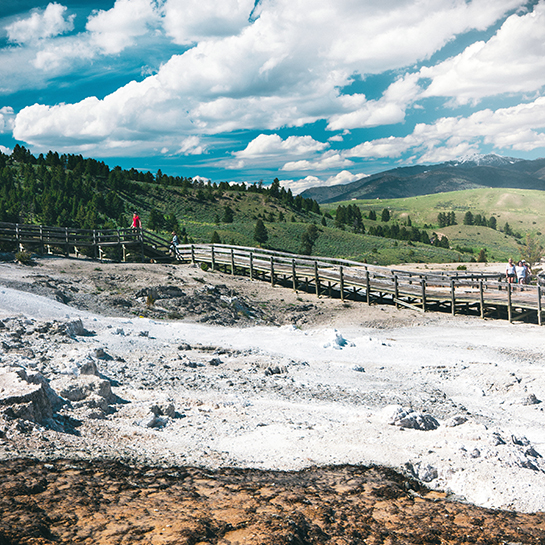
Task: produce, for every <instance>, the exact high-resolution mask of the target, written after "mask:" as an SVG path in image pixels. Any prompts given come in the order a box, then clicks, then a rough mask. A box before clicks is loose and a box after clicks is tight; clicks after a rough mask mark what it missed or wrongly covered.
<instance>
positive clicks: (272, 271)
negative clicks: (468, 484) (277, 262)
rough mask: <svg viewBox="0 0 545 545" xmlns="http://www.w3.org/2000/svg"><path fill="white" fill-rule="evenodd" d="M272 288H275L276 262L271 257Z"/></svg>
mask: <svg viewBox="0 0 545 545" xmlns="http://www.w3.org/2000/svg"><path fill="white" fill-rule="evenodd" d="M271 286H274V260H273V256H272V255H271Z"/></svg>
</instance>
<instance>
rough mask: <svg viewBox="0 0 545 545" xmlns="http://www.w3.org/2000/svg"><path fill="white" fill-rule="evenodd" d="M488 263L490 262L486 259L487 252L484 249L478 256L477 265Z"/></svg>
mask: <svg viewBox="0 0 545 545" xmlns="http://www.w3.org/2000/svg"><path fill="white" fill-rule="evenodd" d="M487 261H488V260H487V259H486V250H485V249H484V248H482V249H481V251H480V252H479V255H478V256H477V263H486V262H487Z"/></svg>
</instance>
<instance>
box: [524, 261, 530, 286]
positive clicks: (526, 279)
mask: <svg viewBox="0 0 545 545" xmlns="http://www.w3.org/2000/svg"><path fill="white" fill-rule="evenodd" d="M522 266H523V267H524V269H525V272H526V275H525V277H524V283H525V284H529V283H530V280H531V278H532V269H530V264H529V263H528V262H527V261H525V260H524V259H523V260H522Z"/></svg>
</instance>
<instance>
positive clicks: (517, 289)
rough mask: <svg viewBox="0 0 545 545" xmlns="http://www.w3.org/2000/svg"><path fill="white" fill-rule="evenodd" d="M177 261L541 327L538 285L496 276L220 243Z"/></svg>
mask: <svg viewBox="0 0 545 545" xmlns="http://www.w3.org/2000/svg"><path fill="white" fill-rule="evenodd" d="M178 259H179V260H181V261H183V262H192V263H206V264H207V265H208V266H210V267H211V268H212V269H216V270H223V271H224V272H228V273H230V274H243V275H247V276H249V277H250V278H251V279H260V280H263V281H266V282H270V284H271V285H272V286H274V285H277V284H278V285H282V286H286V287H290V288H292V289H293V290H295V291H297V290H303V291H307V292H312V293H315V294H316V296H317V297H321V296H329V297H339V298H340V299H341V300H342V301H345V300H352V301H365V302H366V303H367V304H373V303H390V304H394V305H395V306H396V307H398V308H399V307H407V308H411V309H413V310H417V311H420V312H426V311H427V310H436V311H443V312H445V311H446V312H450V313H451V314H453V315H454V314H457V313H464V314H476V315H479V316H481V317H482V318H496V319H506V320H509V321H510V322H512V321H514V320H527V321H532V322H535V323H538V324H539V325H541V324H542V317H543V311H542V295H541V292H542V287H541V286H539V285H525V286H519V285H513V284H509V283H507V282H506V281H505V278H504V277H503V275H500V274H497V273H495V274H479V273H465V272H462V271H454V272H446V271H444V272H429V273H427V272H426V273H420V272H419V273H416V272H408V271H403V270H396V269H393V268H389V267H379V266H375V265H368V264H364V263H359V262H356V261H349V260H343V259H330V258H325V257H312V256H311V257H309V256H301V255H294V254H289V253H284V252H275V251H271V250H264V249H258V248H247V247H241V246H229V245H224V244H214V245H212V244H198V245H197V244H193V245H190V244H186V245H179V246H178Z"/></svg>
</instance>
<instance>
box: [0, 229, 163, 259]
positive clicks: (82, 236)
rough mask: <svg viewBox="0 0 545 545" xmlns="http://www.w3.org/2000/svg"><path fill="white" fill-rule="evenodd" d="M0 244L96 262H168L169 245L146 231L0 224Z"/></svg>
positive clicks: (14, 248)
mask: <svg viewBox="0 0 545 545" xmlns="http://www.w3.org/2000/svg"><path fill="white" fill-rule="evenodd" d="M0 242H3V245H4V246H7V247H9V248H10V249H11V250H12V251H20V250H31V251H38V252H40V253H42V254H46V253H47V254H59V253H60V254H61V255H65V256H68V255H70V254H74V255H76V257H78V256H79V255H86V256H88V257H91V258H93V259H100V260H103V259H113V260H117V261H127V259H128V258H131V259H137V260H141V261H143V260H144V259H146V258H149V259H154V260H157V261H164V260H169V259H171V258H169V257H168V250H169V245H170V242H169V241H168V240H166V239H164V238H162V237H159V236H157V235H156V234H155V233H152V232H151V231H147V230H146V229H133V228H126V229H76V228H72V227H48V226H45V225H28V224H19V223H3V222H0Z"/></svg>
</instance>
